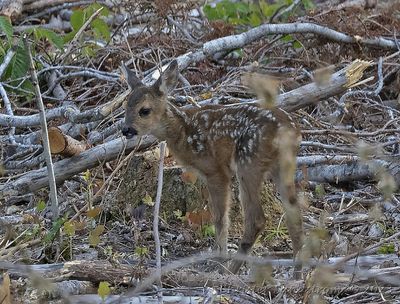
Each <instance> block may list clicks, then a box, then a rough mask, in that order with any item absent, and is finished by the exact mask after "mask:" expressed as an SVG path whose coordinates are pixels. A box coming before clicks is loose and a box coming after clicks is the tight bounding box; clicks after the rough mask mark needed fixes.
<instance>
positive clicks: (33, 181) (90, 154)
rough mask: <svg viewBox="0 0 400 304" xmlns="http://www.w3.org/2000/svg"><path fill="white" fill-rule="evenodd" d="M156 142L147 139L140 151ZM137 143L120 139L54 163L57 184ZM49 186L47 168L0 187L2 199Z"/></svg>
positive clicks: (109, 159)
mask: <svg viewBox="0 0 400 304" xmlns="http://www.w3.org/2000/svg"><path fill="white" fill-rule="evenodd" d="M154 142H155V139H154V138H152V137H145V138H144V139H143V140H142V143H141V145H140V147H139V149H145V148H147V147H148V146H150V145H151V144H153V143H154ZM136 145H137V141H136V139H133V140H126V139H125V138H118V139H115V140H112V141H109V142H107V143H105V144H102V145H99V146H96V147H94V148H92V149H89V150H86V151H84V152H82V153H80V154H79V155H75V156H73V157H71V158H68V159H63V160H61V161H58V162H56V163H54V172H55V178H56V182H57V183H60V182H63V181H64V180H66V179H68V178H70V177H72V176H74V175H75V174H78V173H80V172H82V171H85V170H86V169H90V168H93V167H96V166H98V165H100V164H102V163H104V162H107V161H111V160H113V159H115V158H117V156H118V155H120V154H121V153H129V152H131V151H132V150H133V149H135V148H136ZM47 185H48V175H47V168H46V167H45V168H41V169H38V170H32V171H29V172H28V173H26V174H24V175H23V176H21V177H20V178H18V179H16V180H14V181H10V182H8V183H6V184H3V185H0V197H8V196H15V195H20V194H22V193H29V192H35V191H37V190H39V189H41V188H43V187H46V186H47Z"/></svg>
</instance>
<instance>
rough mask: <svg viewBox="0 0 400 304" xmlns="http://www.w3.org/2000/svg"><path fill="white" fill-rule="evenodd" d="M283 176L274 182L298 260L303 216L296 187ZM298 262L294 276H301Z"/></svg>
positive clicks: (294, 255) (275, 178) (301, 239)
mask: <svg viewBox="0 0 400 304" xmlns="http://www.w3.org/2000/svg"><path fill="white" fill-rule="evenodd" d="M284 179H285V178H280V177H278V176H277V177H274V182H275V184H276V185H277V187H278V191H279V194H280V195H281V199H282V204H283V207H284V209H285V214H286V226H287V228H288V232H289V236H290V239H291V240H292V247H293V258H294V260H295V261H297V262H299V261H298V259H297V257H298V256H297V255H298V253H299V251H300V250H301V247H302V246H303V218H302V215H301V210H300V205H299V202H298V199H297V194H296V188H295V184H294V181H293V180H291V181H290V180H286V181H285V180H284ZM301 268H302V266H301V265H300V264H298V265H296V266H295V277H296V278H300V277H301V273H300V271H301Z"/></svg>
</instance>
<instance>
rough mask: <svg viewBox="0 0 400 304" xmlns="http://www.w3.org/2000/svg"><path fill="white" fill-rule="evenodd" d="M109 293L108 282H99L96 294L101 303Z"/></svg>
mask: <svg viewBox="0 0 400 304" xmlns="http://www.w3.org/2000/svg"><path fill="white" fill-rule="evenodd" d="M110 292H111V290H110V284H109V283H108V282H100V284H99V289H97V294H98V295H99V296H100V297H101V299H102V300H103V301H104V299H105V298H106V297H107V296H108V295H109V294H110Z"/></svg>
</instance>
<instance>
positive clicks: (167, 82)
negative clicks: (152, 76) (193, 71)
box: [154, 60, 179, 94]
mask: <svg viewBox="0 0 400 304" xmlns="http://www.w3.org/2000/svg"><path fill="white" fill-rule="evenodd" d="M178 75H179V70H178V62H177V61H176V60H173V61H172V62H171V63H170V64H169V66H168V67H167V68H166V69H165V71H164V72H162V73H161V76H160V78H158V80H157V81H156V82H155V84H154V87H155V88H157V89H158V90H160V91H161V92H162V93H164V94H167V93H168V91H169V90H170V89H172V88H173V87H174V86H175V85H176V82H177V81H178Z"/></svg>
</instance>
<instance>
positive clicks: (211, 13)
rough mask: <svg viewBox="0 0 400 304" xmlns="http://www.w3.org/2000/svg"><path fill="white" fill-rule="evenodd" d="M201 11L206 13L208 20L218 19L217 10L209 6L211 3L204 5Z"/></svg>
mask: <svg viewBox="0 0 400 304" xmlns="http://www.w3.org/2000/svg"><path fill="white" fill-rule="evenodd" d="M203 12H204V14H205V15H206V17H207V19H208V20H210V21H213V20H218V19H220V16H219V15H218V12H217V10H216V9H215V8H213V7H211V5H209V4H206V5H204V7H203Z"/></svg>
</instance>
